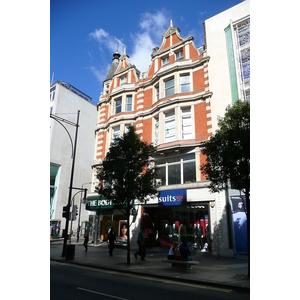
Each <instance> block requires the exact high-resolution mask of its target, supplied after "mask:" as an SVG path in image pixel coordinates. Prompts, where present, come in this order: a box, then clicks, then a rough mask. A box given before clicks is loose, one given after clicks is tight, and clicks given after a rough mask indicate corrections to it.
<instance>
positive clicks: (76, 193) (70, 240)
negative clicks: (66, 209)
mask: <svg viewBox="0 0 300 300" xmlns="http://www.w3.org/2000/svg"><path fill="white" fill-rule="evenodd" d="M79 193H81V198H82V191H78V192H77V193H75V195H74V196H73V197H72V200H71V202H72V214H73V215H72V218H71V228H70V241H69V243H70V244H71V238H72V237H71V233H72V224H73V216H74V199H75V196H76V195H77V194H79ZM81 198H80V201H81Z"/></svg>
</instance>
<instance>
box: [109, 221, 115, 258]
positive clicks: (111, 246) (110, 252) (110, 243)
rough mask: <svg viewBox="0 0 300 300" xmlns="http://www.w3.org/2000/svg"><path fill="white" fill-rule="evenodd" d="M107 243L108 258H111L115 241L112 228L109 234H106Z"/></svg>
mask: <svg viewBox="0 0 300 300" xmlns="http://www.w3.org/2000/svg"><path fill="white" fill-rule="evenodd" d="M108 241H109V251H108V252H109V256H113V250H114V248H115V242H117V241H116V234H115V231H114V228H113V227H112V228H111V230H110V232H109V234H108Z"/></svg>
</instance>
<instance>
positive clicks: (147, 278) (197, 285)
mask: <svg viewBox="0 0 300 300" xmlns="http://www.w3.org/2000/svg"><path fill="white" fill-rule="evenodd" d="M59 264H62V265H65V266H68V267H74V268H81V269H86V270H91V271H95V272H102V273H107V274H113V275H120V274H122V276H127V277H132V278H140V279H145V280H148V281H155V282H163V283H165V284H180V285H183V286H187V287H193V288H197V289H206V290H213V291H219V292H225V293H229V294H232V293H233V291H232V289H230V288H221V287H214V286H209V285H204V284H198V283H187V282H178V281H174V280H172V279H162V278H155V277H150V276H145V275H143V274H141V275H138V274H130V273H125V272H124V273H123V272H122V271H118V270H114V271H113V270H104V269H97V268H92V267H86V266H80V265H72V264H68V263H63V262H62V263H59ZM121 272H122V273H121Z"/></svg>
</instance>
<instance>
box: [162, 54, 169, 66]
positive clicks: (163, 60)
mask: <svg viewBox="0 0 300 300" xmlns="http://www.w3.org/2000/svg"><path fill="white" fill-rule="evenodd" d="M168 63H169V56H168V57H165V58H163V59H162V65H166V64H168Z"/></svg>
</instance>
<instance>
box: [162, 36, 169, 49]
mask: <svg viewBox="0 0 300 300" xmlns="http://www.w3.org/2000/svg"><path fill="white" fill-rule="evenodd" d="M169 47H170V37H167V38H166V42H165V45H164V47H163V48H162V50H163V49H167V48H169Z"/></svg>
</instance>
